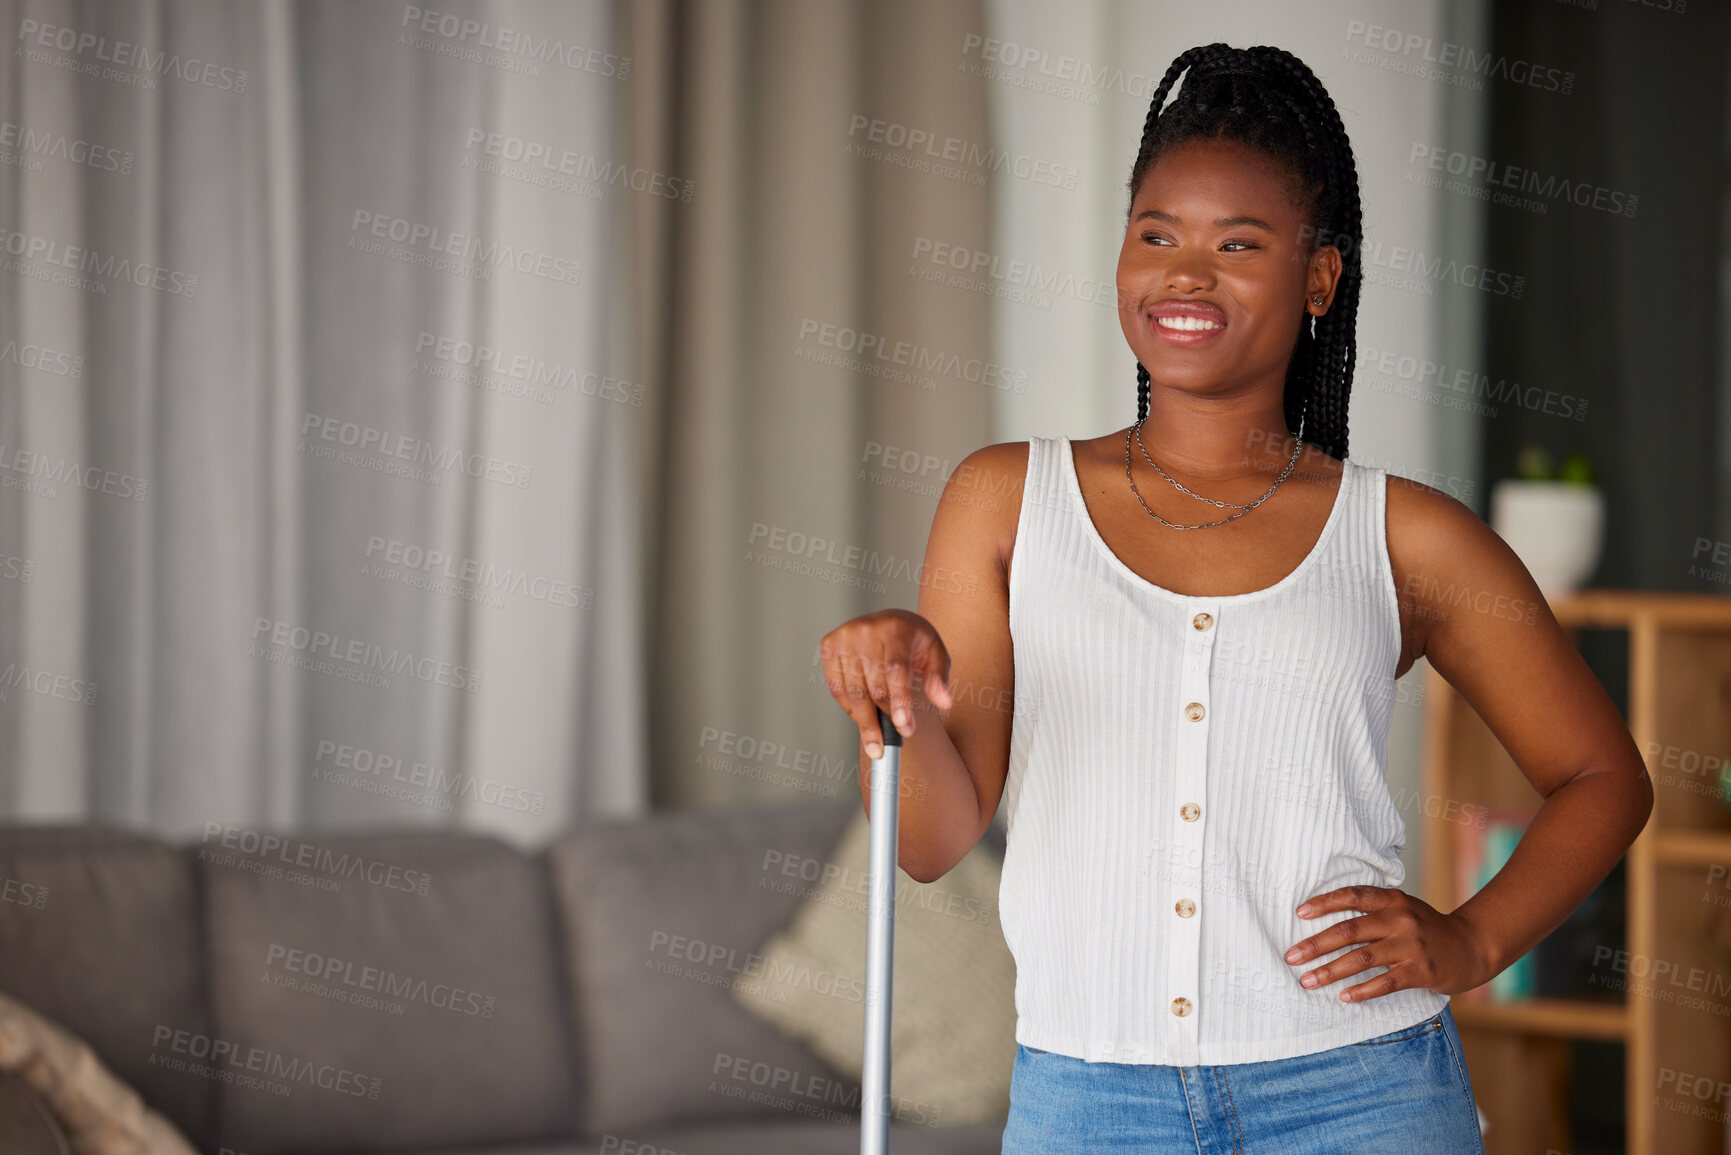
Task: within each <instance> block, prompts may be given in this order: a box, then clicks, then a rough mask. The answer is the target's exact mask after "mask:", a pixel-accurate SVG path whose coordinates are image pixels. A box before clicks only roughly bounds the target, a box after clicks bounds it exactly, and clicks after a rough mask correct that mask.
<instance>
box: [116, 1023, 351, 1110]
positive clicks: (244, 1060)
mask: <svg viewBox="0 0 1731 1155" xmlns="http://www.w3.org/2000/svg"><path fill="white" fill-rule="evenodd" d="M150 1045H151V1049H152V1052H153V1053H152V1054H151V1056H150V1063H151V1065H152V1066H158V1067H165V1068H167V1069H168V1070H171V1071H181V1070H184V1071H190V1072H191V1073H193V1074H200V1075H204V1076H206V1077H207V1078H213V1079H220V1080H221V1081H223V1082H225V1083H242V1084H246V1083H247V1082H248V1081H249V1080H253V1081H257V1080H266V1081H269V1082H271V1083H273V1084H274V1085H272V1086H267V1087H264V1088H262V1089H264V1090H269V1091H271V1092H272V1093H274V1094H279V1095H287V1094H288V1093H289V1091H290V1090H292V1089H293V1088H292V1087H291V1086H289V1084H293V1083H300V1084H303V1085H305V1086H312V1087H318V1088H319V1089H321V1090H324V1091H333V1092H335V1093H337V1094H339V1095H353V1096H355V1097H356V1098H359V1099H377V1098H378V1097H379V1092H380V1090H382V1089H383V1087H384V1080H383V1079H380V1078H377V1077H376V1076H372V1075H363V1074H360V1073H358V1072H355V1071H351V1070H349V1069H348V1068H346V1067H339V1066H337V1065H336V1064H334V1063H314V1062H311V1061H309V1060H307V1059H297V1058H294V1057H293V1056H291V1055H285V1054H283V1053H282V1052H281V1051H272V1050H270V1049H268V1048H266V1047H249V1046H245V1045H243V1044H241V1043H237V1042H234V1041H233V1040H231V1039H222V1038H218V1037H216V1036H214V1035H205V1034H200V1033H198V1032H197V1031H186V1030H177V1029H176V1028H174V1027H168V1026H163V1025H162V1024H160V1023H158V1024H157V1026H156V1029H155V1031H154V1032H152V1034H151V1038H150ZM164 1051H167V1052H168V1053H167V1054H164V1053H163V1052H164ZM187 1060H192V1062H190V1063H189V1062H188V1061H187Z"/></svg>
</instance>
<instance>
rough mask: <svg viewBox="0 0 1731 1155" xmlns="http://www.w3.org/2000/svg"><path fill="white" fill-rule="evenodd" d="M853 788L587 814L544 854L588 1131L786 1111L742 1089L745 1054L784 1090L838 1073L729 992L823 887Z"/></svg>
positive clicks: (853, 806)
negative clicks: (719, 804) (765, 801)
mask: <svg viewBox="0 0 1731 1155" xmlns="http://www.w3.org/2000/svg"><path fill="white" fill-rule="evenodd" d="M859 806H860V802H859V798H858V796H857V795H856V796H854V797H852V798H851V799H848V800H845V801H842V802H835V801H822V802H799V803H795V804H792V805H787V806H778V807H771V808H762V809H749V810H739V811H733V812H727V813H711V812H703V813H698V812H674V813H659V814H655V815H652V816H650V817H649V818H647V819H643V820H636V821H629V822H596V823H586V824H583V825H580V826H578V827H577V828H576V829H574V830H572V831H570V832H568V833H567V834H565V835H563V836H562V837H560V838H558V839H556V840H555V841H554V842H553V843H552V845H551V846H549V847H548V850H547V858H548V863H549V867H550V873H551V875H552V878H553V883H554V886H555V888H556V891H557V893H558V895H559V900H560V906H561V908H562V909H563V910H564V911H565V912H566V914H567V918H566V921H565V934H566V950H565V955H566V958H567V959H568V960H569V965H570V966H571V968H572V974H571V979H570V983H571V985H572V987H573V989H574V990H575V991H576V997H577V1001H578V1004H579V1005H580V1006H581V1008H582V1014H581V1019H580V1023H579V1031H578V1034H579V1039H578V1042H579V1046H580V1047H581V1048H582V1050H583V1053H584V1061H585V1063H586V1065H587V1067H588V1069H589V1070H590V1072H591V1078H590V1079H589V1083H588V1089H589V1102H588V1110H587V1112H586V1114H585V1116H584V1121H583V1129H584V1131H585V1133H587V1134H591V1135H612V1136H615V1137H618V1138H620V1139H621V1140H625V1139H631V1138H640V1137H641V1136H642V1135H644V1134H645V1133H646V1132H648V1131H649V1130H650V1129H651V1128H653V1127H655V1126H657V1125H660V1124H662V1123H664V1122H672V1121H676V1120H691V1121H697V1120H706V1119H716V1120H719V1119H726V1118H735V1119H737V1118H742V1117H750V1116H755V1117H758V1118H762V1117H764V1116H784V1115H785V1112H784V1111H782V1110H781V1109H780V1107H778V1106H776V1105H775V1102H776V1097H775V1096H772V1095H756V1096H743V1095H739V1094H737V1092H738V1090H739V1088H740V1086H741V1084H740V1082H739V1080H737V1079H736V1078H733V1077H732V1073H733V1072H735V1071H737V1070H738V1069H740V1066H741V1065H742V1064H743V1065H745V1066H747V1067H749V1068H750V1069H752V1070H763V1071H772V1072H776V1075H775V1079H776V1085H777V1086H780V1085H782V1082H783V1080H784V1079H785V1080H797V1081H799V1082H800V1083H801V1084H802V1085H810V1084H811V1083H812V1082H814V1081H817V1080H823V1081H841V1080H842V1076H841V1075H840V1074H839V1073H838V1072H836V1071H835V1070H834V1069H833V1068H832V1067H831V1066H830V1065H829V1064H828V1063H826V1062H824V1060H823V1059H821V1058H819V1057H818V1056H817V1055H816V1054H814V1053H813V1052H812V1051H811V1049H810V1048H809V1047H807V1046H806V1045H805V1044H804V1043H802V1042H800V1041H798V1040H796V1039H793V1038H791V1037H789V1036H788V1035H786V1034H784V1033H782V1031H780V1030H779V1029H778V1028H776V1027H775V1026H773V1025H771V1024H769V1023H767V1022H765V1021H763V1020H762V1019H760V1018H758V1017H757V1016H756V1015H754V1014H752V1013H751V1012H750V1011H748V1010H746V1009H745V1008H744V1007H743V1006H741V1005H740V1004H739V1003H738V1002H737V1001H735V1000H734V998H733V995H732V991H731V987H732V986H733V984H735V983H745V982H752V981H753V980H754V978H757V977H760V976H761V973H762V958H761V956H760V955H759V954H758V953H757V952H758V950H759V948H760V947H762V946H763V944H764V942H765V941H766V940H768V939H769V938H770V936H771V935H773V934H774V933H775V932H777V931H779V930H782V929H783V928H784V927H786V925H787V924H788V923H789V922H790V921H791V920H792V918H793V916H794V913H795V912H796V911H797V910H798V909H799V906H800V904H801V903H802V902H804V901H805V899H806V896H807V895H808V894H809V893H810V892H811V891H812V890H813V889H814V888H815V882H814V881H813V879H814V878H815V876H816V875H815V872H818V871H821V870H822V869H823V866H824V864H825V863H826V862H827V861H828V856H829V853H830V851H831V850H832V849H833V848H834V847H835V845H836V842H837V841H838V840H839V839H840V837H841V833H842V830H843V828H844V826H845V825H846V823H847V819H848V817H849V816H850V815H852V814H854V813H857V812H858V810H859Z"/></svg>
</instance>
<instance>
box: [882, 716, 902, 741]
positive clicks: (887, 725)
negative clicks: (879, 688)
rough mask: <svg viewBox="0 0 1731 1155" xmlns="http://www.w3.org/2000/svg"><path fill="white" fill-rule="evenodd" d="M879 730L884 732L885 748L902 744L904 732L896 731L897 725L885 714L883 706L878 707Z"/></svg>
mask: <svg viewBox="0 0 1731 1155" xmlns="http://www.w3.org/2000/svg"><path fill="white" fill-rule="evenodd" d="M878 729H879V730H882V731H883V735H884V745H885V746H900V745H901V744H902V732H901V731H900V730H898V729H896V724H895V723H894V722H892V721H890V716H889V715H888V714H886V713H884V708H883V707H882V706H879V707H878Z"/></svg>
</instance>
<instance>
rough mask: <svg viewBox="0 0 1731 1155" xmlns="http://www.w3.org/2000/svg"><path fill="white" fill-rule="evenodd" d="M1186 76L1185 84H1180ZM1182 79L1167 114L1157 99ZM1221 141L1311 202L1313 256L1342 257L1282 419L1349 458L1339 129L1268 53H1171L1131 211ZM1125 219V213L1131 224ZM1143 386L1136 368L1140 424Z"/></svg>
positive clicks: (1349, 324)
mask: <svg viewBox="0 0 1731 1155" xmlns="http://www.w3.org/2000/svg"><path fill="white" fill-rule="evenodd" d="M1186 73H1188V75H1185V74H1186ZM1181 75H1182V76H1184V83H1183V86H1182V88H1181V89H1180V90H1179V92H1178V95H1177V97H1176V98H1175V99H1174V100H1173V101H1172V106H1171V107H1170V108H1167V107H1165V105H1166V99H1167V97H1168V95H1169V94H1170V93H1171V92H1172V89H1173V87H1174V86H1175V85H1176V84H1177V83H1178V78H1179V77H1180V76H1181ZM1212 139H1226V140H1232V141H1236V142H1238V143H1240V144H1244V145H1247V146H1249V147H1251V148H1254V149H1256V150H1258V151H1260V152H1262V153H1265V154H1267V155H1269V156H1271V157H1274V158H1275V159H1277V160H1280V161H1282V162H1284V163H1285V164H1286V165H1287V166H1288V167H1289V168H1290V169H1291V170H1292V172H1293V173H1294V174H1295V175H1296V176H1297V177H1298V178H1299V179H1300V180H1301V181H1302V183H1303V186H1304V188H1305V189H1306V190H1308V191H1309V192H1310V194H1311V196H1312V205H1311V219H1310V227H1311V230H1312V233H1313V237H1312V240H1311V246H1312V248H1315V247H1318V246H1321V245H1334V246H1335V247H1336V248H1338V249H1339V250H1340V256H1341V266H1342V267H1341V273H1340V278H1339V280H1338V281H1337V282H1336V284H1335V291H1334V302H1333V306H1332V307H1331V308H1330V309H1329V311H1328V312H1327V313H1326V314H1324V315H1323V316H1321V317H1313V316H1312V315H1311V314H1310V313H1308V312H1306V314H1305V317H1304V320H1303V321H1302V322H1301V323H1300V325H1299V332H1298V342H1297V344H1296V345H1295V346H1294V348H1293V351H1292V360H1291V363H1290V364H1289V365H1288V367H1287V373H1286V388H1285V392H1284V394H1283V395H1282V399H1281V401H1282V405H1281V407H1282V410H1283V412H1284V414H1285V417H1286V424H1287V430H1288V432H1290V433H1292V434H1293V436H1295V437H1296V436H1298V435H1299V433H1300V430H1301V429H1302V432H1303V437H1304V440H1306V441H1309V442H1310V443H1312V444H1313V445H1315V446H1316V447H1317V448H1318V449H1320V450H1322V451H1323V452H1324V453H1327V454H1329V455H1330V456H1332V457H1336V458H1345V457H1346V455H1347V405H1348V402H1349V400H1350V399H1351V396H1352V371H1353V366H1354V363H1355V362H1356V360H1357V356H1358V338H1357V328H1358V297H1359V287H1360V285H1361V283H1362V281H1363V267H1362V262H1361V254H1360V249H1361V248H1362V245H1363V237H1364V222H1363V206H1362V204H1361V202H1360V200H1359V188H1358V166H1357V164H1356V163H1355V161H1354V160H1353V155H1352V145H1351V143H1350V142H1349V141H1348V140H1347V136H1346V125H1345V123H1344V122H1343V121H1342V120H1341V118H1340V112H1339V110H1338V109H1337V108H1336V107H1335V104H1334V100H1333V98H1332V97H1330V96H1329V95H1328V90H1327V89H1325V88H1324V87H1323V86H1322V82H1321V81H1320V80H1318V79H1317V78H1316V74H1315V73H1314V72H1312V71H1311V70H1310V68H1309V67H1308V66H1306V65H1305V63H1304V62H1303V61H1302V60H1300V59H1298V57H1296V56H1294V55H1292V53H1290V52H1287V51H1285V50H1284V49H1281V48H1275V47H1273V46H1271V45H1266V44H1261V45H1255V46H1252V47H1250V48H1233V47H1232V46H1231V45H1228V44H1224V43H1214V44H1205V45H1200V46H1198V47H1195V48H1190V49H1187V50H1186V51H1184V52H1182V53H1180V54H1179V55H1178V58H1177V59H1175V60H1174V61H1173V62H1172V64H1171V66H1170V67H1169V68H1167V70H1166V74H1165V75H1164V76H1162V77H1161V78H1160V84H1159V86H1158V87H1157V88H1156V89H1155V90H1154V95H1153V98H1152V99H1151V100H1150V102H1149V105H1148V116H1147V119H1146V120H1145V121H1144V122H1143V125H1142V143H1141V146H1140V148H1139V149H1138V150H1137V153H1136V163H1135V166H1134V167H1133V168H1132V169H1131V173H1130V181H1129V190H1130V200H1131V202H1132V203H1133V202H1134V201H1135V199H1136V190H1137V189H1138V188H1139V187H1140V186H1141V184H1142V178H1143V177H1144V176H1146V175H1147V172H1148V170H1149V169H1150V168H1152V167H1153V165H1154V162H1155V160H1156V159H1158V158H1159V156H1160V154H1161V153H1162V152H1163V151H1165V150H1166V149H1169V148H1171V147H1173V146H1174V145H1177V144H1180V143H1183V142H1186V141H1191V140H1212ZM1128 217H1129V209H1128V208H1126V210H1125V218H1126V220H1128ZM1150 391H1151V381H1150V379H1149V376H1148V370H1147V369H1145V368H1144V367H1143V366H1142V364H1141V363H1140V362H1138V363H1137V365H1136V419H1137V420H1138V421H1141V420H1142V419H1143V418H1145V417H1147V416H1148V407H1149V395H1150Z"/></svg>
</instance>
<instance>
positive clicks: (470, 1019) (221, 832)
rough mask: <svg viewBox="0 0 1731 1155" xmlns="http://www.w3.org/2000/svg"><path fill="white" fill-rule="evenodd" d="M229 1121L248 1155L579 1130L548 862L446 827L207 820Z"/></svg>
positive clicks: (451, 1143) (224, 1125)
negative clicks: (343, 830)
mask: <svg viewBox="0 0 1731 1155" xmlns="http://www.w3.org/2000/svg"><path fill="white" fill-rule="evenodd" d="M191 853H192V854H193V855H194V856H195V857H196V858H197V859H198V862H199V866H200V875H201V877H202V879H203V895H204V902H205V910H206V935H207V941H208V943H209V952H208V962H207V968H208V973H209V981H210V1008H211V1011H210V1033H211V1037H212V1040H213V1042H212V1044H211V1047H212V1049H214V1048H215V1046H216V1044H217V1043H220V1044H221V1047H222V1052H223V1055H224V1061H225V1062H226V1063H227V1064H228V1066H229V1068H230V1070H231V1071H232V1072H233V1073H234V1074H235V1075H236V1076H239V1077H241V1078H243V1079H244V1081H241V1082H227V1081H225V1082H224V1084H223V1086H222V1091H221V1095H220V1110H219V1119H218V1128H217V1130H218V1135H219V1137H220V1140H221V1142H222V1144H223V1145H224V1146H226V1147H230V1148H233V1149H235V1150H238V1151H245V1152H247V1153H248V1155H275V1153H277V1152H288V1151H353V1150H365V1151H391V1150H400V1149H422V1150H424V1149H430V1148H436V1147H460V1146H465V1145H471V1144H473V1145H480V1144H488V1143H501V1142H513V1141H533V1140H537V1139H546V1138H555V1137H561V1136H569V1135H572V1134H574V1133H575V1126H576V1122H577V1119H578V1117H579V1114H580V1111H581V1105H582V1078H581V1073H580V1071H579V1070H578V1067H577V1064H576V1056H575V1053H574V1051H573V1048H572V1046H571V1041H570V1036H571V1015H570V1002H569V999H568V997H567V992H566V987H565V985H564V968H563V966H562V965H561V964H560V962H559V960H558V958H557V952H558V950H559V936H558V933H557V931H556V925H557V918H556V914H555V911H554V908H553V899H552V895H551V891H550V888H549V886H548V883H547V877H546V873H545V869H544V867H543V865H542V863H541V862H540V860H539V858H537V857H530V856H528V855H525V854H522V853H520V852H518V851H517V850H515V849H513V848H511V847H510V846H508V845H506V844H505V843H503V842H500V841H498V840H496V839H492V838H486V837H480V836H476V835H471V834H462V833H455V832H450V831H436V832H394V833H365V834H342V835H326V834H319V835H308V836H298V835H275V836H272V835H264V834H259V833H255V832H252V831H245V830H237V829H234V828H220V829H217V830H214V831H212V830H209V829H207V832H206V836H205V837H204V839H203V840H202V841H201V842H200V843H199V844H198V845H197V846H195V847H194V848H192V850H191Z"/></svg>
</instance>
